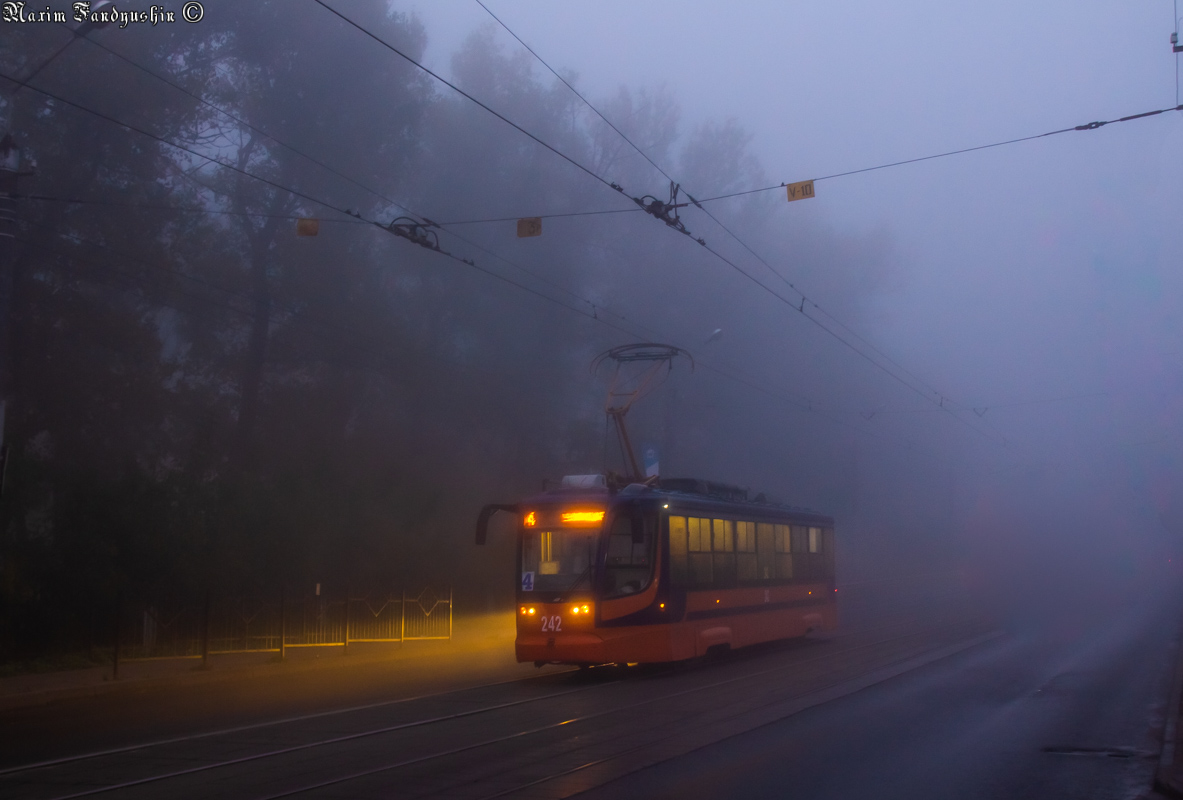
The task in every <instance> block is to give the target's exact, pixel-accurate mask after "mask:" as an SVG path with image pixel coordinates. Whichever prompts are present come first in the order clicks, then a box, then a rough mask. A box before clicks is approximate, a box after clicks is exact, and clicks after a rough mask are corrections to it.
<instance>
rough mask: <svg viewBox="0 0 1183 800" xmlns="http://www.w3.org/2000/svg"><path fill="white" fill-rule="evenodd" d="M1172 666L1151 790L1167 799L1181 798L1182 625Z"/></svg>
mask: <svg viewBox="0 0 1183 800" xmlns="http://www.w3.org/2000/svg"><path fill="white" fill-rule="evenodd" d="M1172 647H1174V648H1175V666H1174V670H1173V673H1172V675H1171V692H1170V694H1169V695H1167V708H1166V721H1165V724H1164V725H1163V734H1162V750H1161V752H1160V753H1159V759H1158V769H1156V770H1155V772H1154V789H1155V790H1156V791H1158V792H1160V793H1162V794H1165V795H1167V796H1168V797H1178V798H1183V775H1180V774H1179V773H1180V767H1181V766H1183V763H1181V762H1180V759H1179V752H1178V750H1179V715H1180V703H1183V624H1181V626H1180V629H1179V630H1177V631H1176V633H1175V639H1174V642H1173V643H1172Z"/></svg>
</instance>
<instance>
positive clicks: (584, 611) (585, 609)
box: [583, 606, 587, 614]
mask: <svg viewBox="0 0 1183 800" xmlns="http://www.w3.org/2000/svg"><path fill="white" fill-rule="evenodd" d="M583 613H584V614H586V613H587V606H584V607H583Z"/></svg>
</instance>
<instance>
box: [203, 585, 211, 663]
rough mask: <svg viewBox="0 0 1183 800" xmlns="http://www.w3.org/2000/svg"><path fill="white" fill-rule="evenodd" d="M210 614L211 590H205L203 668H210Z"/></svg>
mask: <svg viewBox="0 0 1183 800" xmlns="http://www.w3.org/2000/svg"><path fill="white" fill-rule="evenodd" d="M209 615H210V590H209V589H208V588H207V589H206V590H205V610H204V611H203V612H202V621H201V668H202V669H209Z"/></svg>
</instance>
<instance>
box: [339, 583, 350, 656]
mask: <svg viewBox="0 0 1183 800" xmlns="http://www.w3.org/2000/svg"><path fill="white" fill-rule="evenodd" d="M341 652H342V653H346V654H347V653H349V587H348V586H346V587H345V643H344V645H343V646H342V648H341Z"/></svg>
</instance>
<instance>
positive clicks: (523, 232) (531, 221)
mask: <svg viewBox="0 0 1183 800" xmlns="http://www.w3.org/2000/svg"><path fill="white" fill-rule="evenodd" d="M541 235H542V217H525V218H524V219H519V220H518V238H519V239H524V238H526V237H527V236H541Z"/></svg>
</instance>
